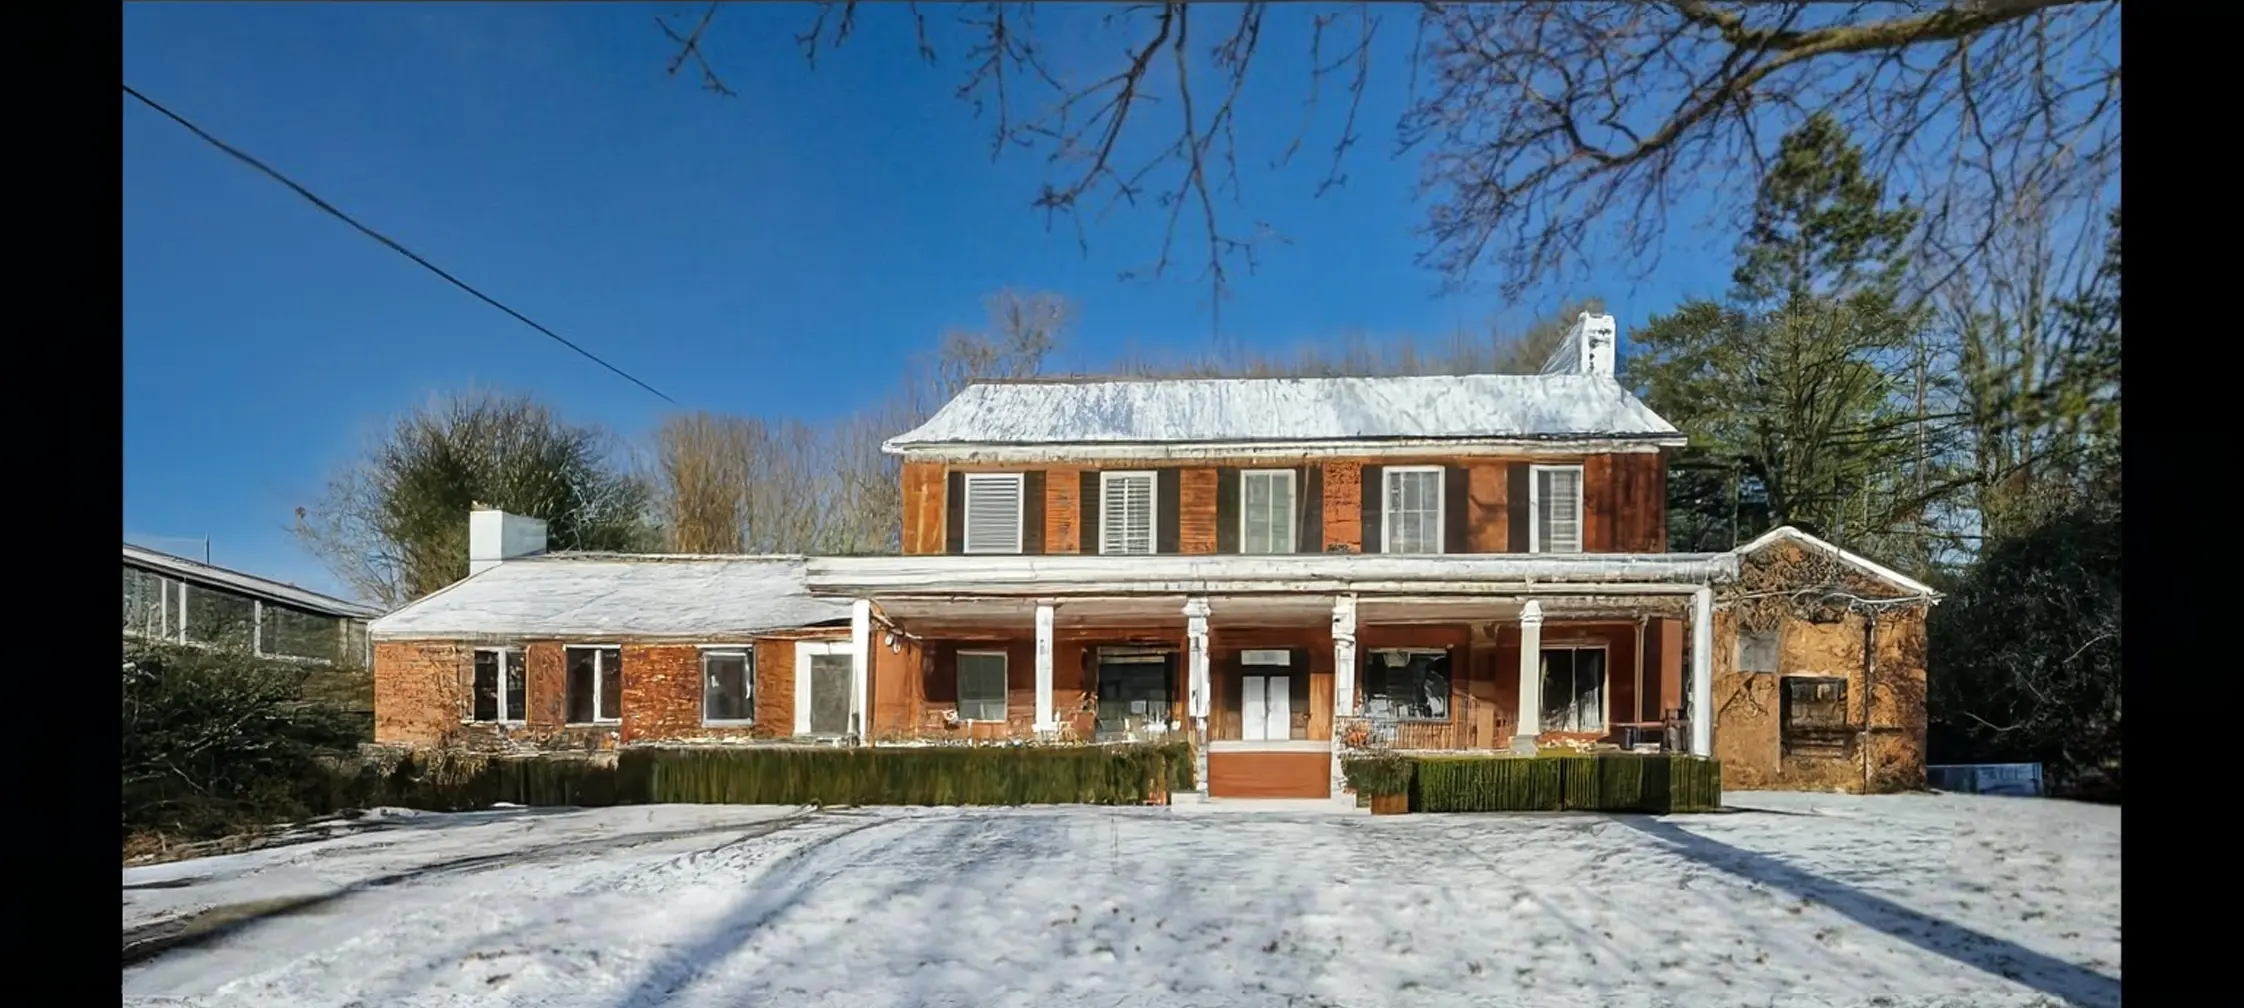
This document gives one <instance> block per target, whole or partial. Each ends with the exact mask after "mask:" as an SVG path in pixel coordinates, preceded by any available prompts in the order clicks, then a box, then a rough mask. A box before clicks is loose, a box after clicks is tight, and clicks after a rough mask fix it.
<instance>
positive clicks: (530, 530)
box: [468, 504, 545, 577]
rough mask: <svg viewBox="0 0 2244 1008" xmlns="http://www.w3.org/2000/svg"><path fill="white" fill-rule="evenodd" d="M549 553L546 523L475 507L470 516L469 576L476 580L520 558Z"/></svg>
mask: <svg viewBox="0 0 2244 1008" xmlns="http://www.w3.org/2000/svg"><path fill="white" fill-rule="evenodd" d="M543 552H545V521H544V519H540V518H525V517H523V516H521V515H511V514H508V513H506V512H504V511H501V510H499V509H497V508H494V507H486V506H484V505H481V504H478V505H475V510H473V511H470V512H468V575H469V576H470V577H473V576H475V575H477V574H481V573H483V572H484V571H487V570H490V569H491V568H493V567H496V566H498V565H499V563H500V561H503V560H512V559H515V558H516V557H526V556H536V555H538V554H540V553H543Z"/></svg>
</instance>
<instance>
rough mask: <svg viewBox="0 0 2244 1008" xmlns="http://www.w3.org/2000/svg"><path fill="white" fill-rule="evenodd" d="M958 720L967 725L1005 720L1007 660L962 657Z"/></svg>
mask: <svg viewBox="0 0 2244 1008" xmlns="http://www.w3.org/2000/svg"><path fill="white" fill-rule="evenodd" d="M958 716H959V717H960V718H962V719H964V720H967V721H1003V720H1005V656H1004V655H1002V654H962V655H959V656H958Z"/></svg>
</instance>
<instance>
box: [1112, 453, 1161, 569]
mask: <svg viewBox="0 0 2244 1008" xmlns="http://www.w3.org/2000/svg"><path fill="white" fill-rule="evenodd" d="M1155 482H1156V480H1155V478H1154V474H1152V473H1149V472H1110V473H1100V474H1099V552H1101V553H1125V554H1131V555H1136V556H1143V555H1145V554H1149V553H1152V552H1153V547H1154V542H1153V533H1154V527H1155V526H1154V510H1155V509H1154V505H1153V495H1154V484H1155Z"/></svg>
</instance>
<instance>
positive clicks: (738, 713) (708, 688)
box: [701, 647, 756, 724]
mask: <svg viewBox="0 0 2244 1008" xmlns="http://www.w3.org/2000/svg"><path fill="white" fill-rule="evenodd" d="M755 689H756V653H755V652H754V651H753V650H751V649H749V648H744V647H740V648H704V649H703V650H702V652H701V719H702V720H703V721H705V722H709V723H712V724H721V723H726V722H731V723H737V724H746V723H747V722H749V721H752V720H754V719H755V716H756V708H755V706H754V701H755V696H754V694H755Z"/></svg>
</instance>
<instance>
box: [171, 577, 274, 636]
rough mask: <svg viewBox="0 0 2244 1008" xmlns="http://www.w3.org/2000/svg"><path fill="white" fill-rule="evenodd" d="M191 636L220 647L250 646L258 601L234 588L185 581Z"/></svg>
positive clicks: (255, 623) (255, 624)
mask: <svg viewBox="0 0 2244 1008" xmlns="http://www.w3.org/2000/svg"><path fill="white" fill-rule="evenodd" d="M183 587H185V588H186V589H187V639H188V640H190V641H193V642H195V643H198V644H211V645H215V646H218V647H234V648H248V647H249V645H250V642H251V641H252V639H253V637H252V635H253V634H255V633H256V626H257V603H255V602H252V601H250V600H249V599H248V598H246V597H244V596H241V595H236V594H233V593H232V592H223V591H218V590H216V589H212V588H205V587H203V586H202V585H185V586H183Z"/></svg>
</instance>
